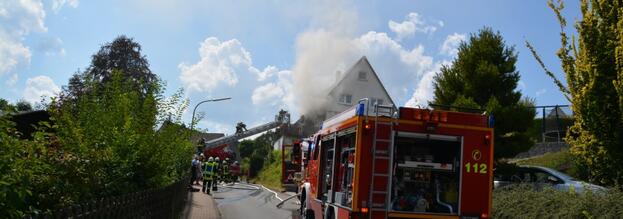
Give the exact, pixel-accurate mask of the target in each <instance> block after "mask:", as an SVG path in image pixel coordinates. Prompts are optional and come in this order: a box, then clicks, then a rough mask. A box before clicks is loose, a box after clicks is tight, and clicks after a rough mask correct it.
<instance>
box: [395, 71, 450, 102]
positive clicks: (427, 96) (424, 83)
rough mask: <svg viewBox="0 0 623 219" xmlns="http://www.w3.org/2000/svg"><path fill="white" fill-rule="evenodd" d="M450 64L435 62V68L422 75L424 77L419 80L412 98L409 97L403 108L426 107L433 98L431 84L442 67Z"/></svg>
mask: <svg viewBox="0 0 623 219" xmlns="http://www.w3.org/2000/svg"><path fill="white" fill-rule="evenodd" d="M450 64H452V63H450V62H449V61H442V62H437V63H435V66H434V67H433V68H432V69H430V70H429V71H426V73H424V75H423V76H422V77H421V78H420V81H419V83H418V85H417V88H416V89H415V92H413V96H412V97H411V99H409V100H408V101H407V102H406V103H405V106H410V107H426V106H428V102H429V101H432V100H433V97H434V91H435V87H434V84H433V82H434V78H435V75H437V73H438V72H439V70H440V69H441V66H442V65H450Z"/></svg>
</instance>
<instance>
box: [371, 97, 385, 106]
mask: <svg viewBox="0 0 623 219" xmlns="http://www.w3.org/2000/svg"><path fill="white" fill-rule="evenodd" d="M370 103H371V104H372V106H374V104H376V105H383V99H380V98H372V99H371V102H370Z"/></svg>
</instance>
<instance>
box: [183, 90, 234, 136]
mask: <svg viewBox="0 0 623 219" xmlns="http://www.w3.org/2000/svg"><path fill="white" fill-rule="evenodd" d="M229 99H231V97H225V98H216V99H209V100H204V101H201V102H199V103H198V104H197V105H195V109H193V118H192V119H191V120H190V132H191V136H192V132H193V131H194V129H193V125H194V124H195V111H196V110H197V107H198V106H199V105H201V104H202V103H205V102H217V101H223V100H229Z"/></svg>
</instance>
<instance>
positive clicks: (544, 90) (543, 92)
mask: <svg viewBox="0 0 623 219" xmlns="http://www.w3.org/2000/svg"><path fill="white" fill-rule="evenodd" d="M545 93H547V89H545V88H543V89H541V90H538V91H537V92H536V93H535V94H536V97H540V96H541V95H543V94H545Z"/></svg>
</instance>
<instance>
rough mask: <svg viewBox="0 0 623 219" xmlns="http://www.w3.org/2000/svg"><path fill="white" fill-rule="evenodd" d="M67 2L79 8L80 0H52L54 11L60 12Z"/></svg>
mask: <svg viewBox="0 0 623 219" xmlns="http://www.w3.org/2000/svg"><path fill="white" fill-rule="evenodd" d="M65 4H67V5H69V7H72V8H77V7H78V4H79V1H78V0H53V1H52V10H53V11H54V13H58V12H59V11H60V10H61V9H62V8H63V6H65Z"/></svg>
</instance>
